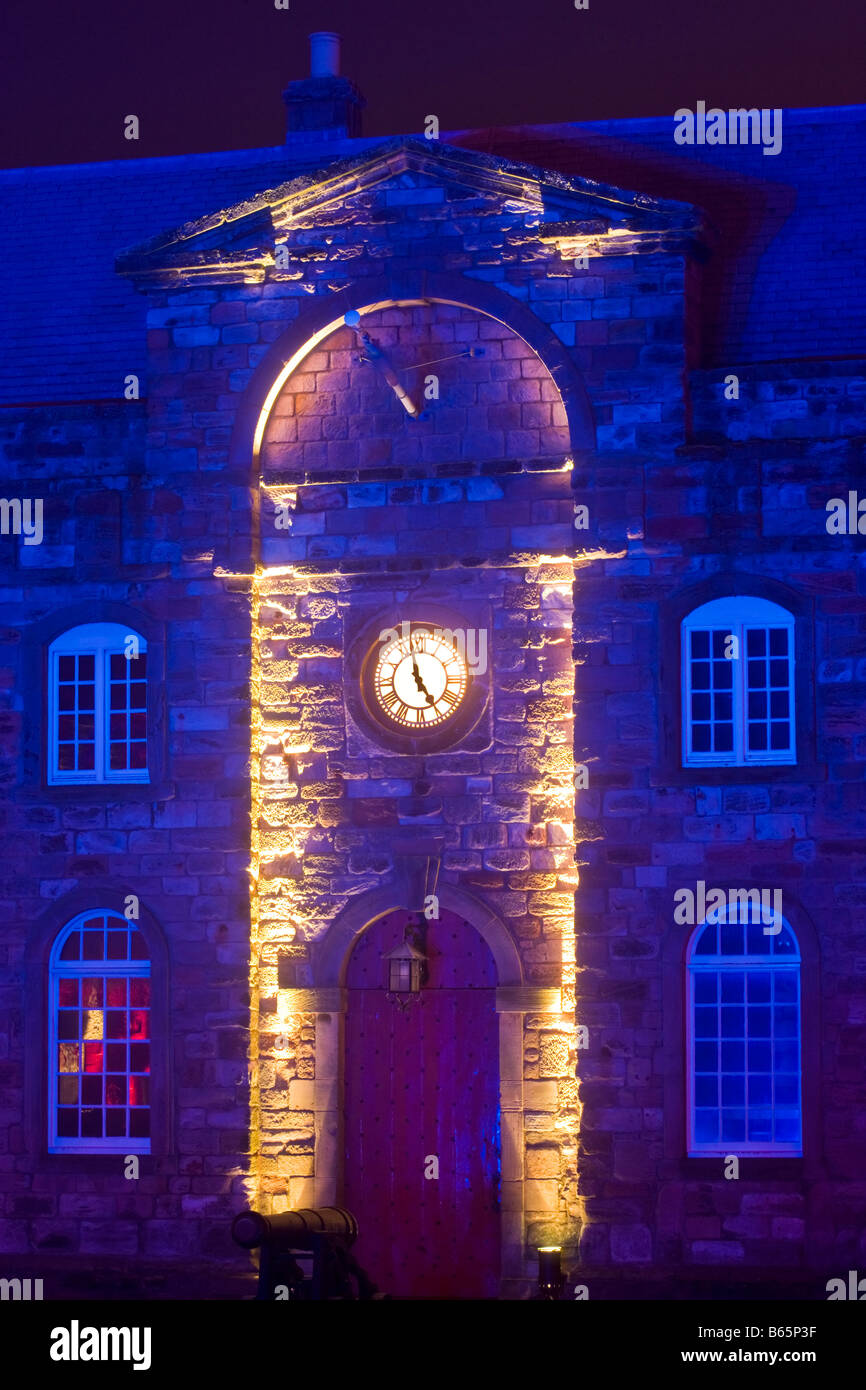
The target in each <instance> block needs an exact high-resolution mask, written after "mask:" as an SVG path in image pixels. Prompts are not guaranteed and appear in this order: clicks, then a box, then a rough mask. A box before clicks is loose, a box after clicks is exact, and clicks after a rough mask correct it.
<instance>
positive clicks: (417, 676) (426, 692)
mask: <svg viewBox="0 0 866 1390" xmlns="http://www.w3.org/2000/svg"><path fill="white" fill-rule="evenodd" d="M412 674H413V676H414V677H415V684H416V685H417V687H418V689H419V690H420V691H421V692H422V693H423V694H424V695H426V696H427V703H428V705H435V703H436V701H435V700H434V699H433V696H432V695H431V694H430V691H429V690H428V689H427V687H426V685H425V684H424V682H423V681H422V679H421V672H420V671H419V670H418V662H417V661H416V660H415V658H414V656H413V658H412Z"/></svg>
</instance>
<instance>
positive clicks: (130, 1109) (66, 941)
mask: <svg viewBox="0 0 866 1390" xmlns="http://www.w3.org/2000/svg"><path fill="white" fill-rule="evenodd" d="M49 976H50V990H51V993H50V999H51V1007H50V1023H49V1049H48V1055H49V1071H48V1094H49V1104H48V1148H49V1152H51V1153H65V1152H71V1153H99V1152H113V1153H124V1154H126V1153H149V1152H150V1114H151V1097H150V1080H151V1074H150V1064H151V1056H150V1052H151V1030H150V1006H151V995H150V983H151V982H150V959H149V952H148V949H147V945H146V942H145V940H144V937H143V936H142V934H141V932H140V931H139V929H138V925H137V923H136V922H134V921H128V920H127V919H126V918H125V917H122V916H121V915H120V914H119V913H117V912H111V911H94V912H84V913H81V914H80V915H79V916H78V917H76V918H75V919H74V920H73V921H72V922H70V923H69V924H68V925H67V926H66V927H64V929H63V930H62V931H61V932H60V934H59V935H58V937H57V939H56V940H55V942H54V945H53V947H52V951H51V958H50V964H49Z"/></svg>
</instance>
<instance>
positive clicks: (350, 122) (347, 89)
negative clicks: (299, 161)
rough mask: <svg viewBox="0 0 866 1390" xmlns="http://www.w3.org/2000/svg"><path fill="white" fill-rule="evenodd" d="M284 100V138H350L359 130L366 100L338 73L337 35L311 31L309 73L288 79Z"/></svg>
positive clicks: (338, 49)
mask: <svg viewBox="0 0 866 1390" xmlns="http://www.w3.org/2000/svg"><path fill="white" fill-rule="evenodd" d="M283 101H284V102H285V103H286V114H287V122H286V139H287V140H291V139H295V138H297V137H299V136H305V135H306V136H310V137H313V138H315V137H329V138H333V139H339V138H340V137H343V138H346V137H348V138H349V139H352V138H354V137H355V136H358V135H360V134H361V111H362V110H363V108H364V106H365V105H366V102H365V101H364V98H363V97H362V96H361V93H360V92H359V91H358V88H357V87H356V86H355V84H354V82H352V81H350V79H349V78H348V77H341V76H340V35H339V34H331V33H319V34H311V35H310V75H309V77H304V78H302V79H301V80H300V81H298V82H290V83H289V85H288V87H287V88H286V90H285V91H284V92H283Z"/></svg>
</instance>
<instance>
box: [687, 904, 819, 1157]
mask: <svg viewBox="0 0 866 1390" xmlns="http://www.w3.org/2000/svg"><path fill="white" fill-rule="evenodd" d="M753 893H754V890H753ZM744 896H745V894H741V895H738V897H737V898H736V899H735V900H734V902H733V903H731V895H730V894H729V900H728V904H727V905H726V907H723V908H717V909H716V910H715V911H712V912H708V913H707V920H706V921H705V922H704V923H703V924H702V925H701V926H699V927H698V928H697V929H696V931H695V933H694V935H693V937H692V941H691V943H690V949H689V955H688V1007H687V1019H688V1027H687V1034H688V1066H687V1074H688V1109H689V1117H688V1118H689V1123H688V1150H689V1154H690V1155H692V1156H696V1155H701V1154H731V1153H733V1154H775V1155H781V1154H788V1155H796V1154H800V1153H802V1114H801V1111H802V1106H801V1093H802V1066H801V1019H800V950H799V947H798V944H797V939H796V937H795V936H794V933H793V932H792V930H791V928H790V926H789V925H788V923H787V922H785V921H784V919H783V918H781V917H779V918H774V916H773V914H772V913H769V912H768V913H766V914H765V916H764V917H763V918H762V915H761V912H760V910H758V911H755V906H756V904H754V902H748V901H743V897H744ZM750 908H751V912H750ZM711 919H712V920H711ZM768 923H769V925H768Z"/></svg>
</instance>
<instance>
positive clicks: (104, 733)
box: [48, 623, 150, 786]
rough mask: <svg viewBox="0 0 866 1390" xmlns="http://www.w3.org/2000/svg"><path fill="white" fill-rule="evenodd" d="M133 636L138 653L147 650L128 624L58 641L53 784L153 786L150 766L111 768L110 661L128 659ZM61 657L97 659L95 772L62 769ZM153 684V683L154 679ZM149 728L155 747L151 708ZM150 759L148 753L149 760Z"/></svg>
mask: <svg viewBox="0 0 866 1390" xmlns="http://www.w3.org/2000/svg"><path fill="white" fill-rule="evenodd" d="M130 637H134V638H135V640H136V642H137V643H138V651H139V653H140V654H143V653H145V652H146V651H147V642H146V641H145V639H144V638H143V637H142V635H141V633H139V632H136V631H134V629H132V628H129V627H124V626H123V625H122V623H84V624H82V625H81V626H79V627H73V628H69V630H68V631H67V632H64V633H62V634H61V635H60V636H59V637H56V638H55V639H54V641H53V642H52V643H51V645H50V647H49V648H48V782H49V785H51V786H62V785H63V784H64V783H70V782H72V783H78V784H80V783H89V784H100V783H108V782H111V783H117V782H149V781H150V772H149V770H148V767H147V765H146V764H145V766H144V767H143V768H131V769H120V770H119V771H116V772H115V771H113V770H112V769H111V768H110V767H109V729H110V725H109V714H110V710H109V708H108V701H109V691H110V680H109V661H110V658H111V657H112V656H122V655H123V654H124V647H125V646H126V643H127V642H128V640H129V638H130ZM61 656H92V657H93V658H94V663H93V664H94V711H93V712H94V767H93V768H92V769H91V768H88V769H86V770H84V769H61V768H60V767H58V758H59V746H58V745H59V740H58V737H57V731H58V718H59V716H60V714H61V713H66V711H61V709H60V707H59V689H60V665H59V663H60V658H61ZM148 684H149V678H148ZM144 714H145V728H146V730H147V738H148V744H149V735H150V730H149V727H148V725H149V718H148V707H147V703H145V708H144ZM145 756H146V757H147V753H146V755H145Z"/></svg>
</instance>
